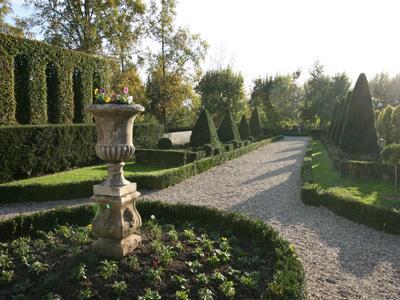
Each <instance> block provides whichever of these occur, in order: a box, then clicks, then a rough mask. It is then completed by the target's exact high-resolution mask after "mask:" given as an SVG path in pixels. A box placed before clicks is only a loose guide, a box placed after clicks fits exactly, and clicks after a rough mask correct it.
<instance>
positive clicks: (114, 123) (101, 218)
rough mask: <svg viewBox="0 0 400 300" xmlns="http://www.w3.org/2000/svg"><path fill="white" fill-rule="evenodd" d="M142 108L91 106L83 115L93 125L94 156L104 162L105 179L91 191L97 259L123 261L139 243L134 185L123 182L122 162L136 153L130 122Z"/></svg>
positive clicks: (87, 107) (131, 122) (133, 105)
mask: <svg viewBox="0 0 400 300" xmlns="http://www.w3.org/2000/svg"><path fill="white" fill-rule="evenodd" d="M143 111H144V108H143V106H141V105H137V104H126V105H125V104H91V105H87V106H86V107H85V112H87V113H90V114H92V115H93V116H94V119H95V122H96V132H97V143H96V146H95V150H96V154H97V156H98V157H99V158H101V159H102V160H104V161H106V162H107V165H108V178H107V179H106V180H105V181H104V182H102V183H101V184H98V185H95V186H94V187H93V193H94V195H93V196H92V197H91V200H92V201H93V202H96V203H97V205H98V208H99V209H98V213H97V214H96V216H95V218H94V220H93V222H92V223H93V231H94V233H96V235H97V236H98V237H99V239H97V240H96V241H95V242H94V243H93V245H92V247H93V249H94V250H95V251H96V252H97V253H98V254H100V255H103V256H110V257H114V258H122V257H124V256H125V255H127V254H129V253H131V252H132V251H133V250H134V249H135V248H137V247H138V246H139V245H140V243H141V240H142V239H141V236H140V235H137V234H135V232H136V231H137V229H138V228H139V227H140V226H141V225H142V220H141V218H140V215H139V213H138V211H137V209H136V204H135V202H136V199H137V197H138V196H140V193H139V192H137V191H136V183H130V182H129V181H128V180H126V179H125V178H124V173H123V167H124V165H125V164H124V160H126V159H128V158H129V157H130V156H132V154H133V153H134V152H135V147H134V146H133V142H132V140H133V122H134V120H135V117H136V115H137V114H138V113H140V112H143Z"/></svg>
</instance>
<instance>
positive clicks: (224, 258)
mask: <svg viewBox="0 0 400 300" xmlns="http://www.w3.org/2000/svg"><path fill="white" fill-rule="evenodd" d="M214 252H215V255H217V257H218V258H219V260H220V261H221V262H223V263H227V262H229V261H230V259H231V254H230V253H229V252H228V251H221V250H220V249H215V251H214Z"/></svg>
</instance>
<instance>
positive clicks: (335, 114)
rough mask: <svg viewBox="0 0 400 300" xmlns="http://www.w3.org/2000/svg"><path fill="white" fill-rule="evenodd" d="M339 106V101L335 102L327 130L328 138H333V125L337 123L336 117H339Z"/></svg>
mask: <svg viewBox="0 0 400 300" xmlns="http://www.w3.org/2000/svg"><path fill="white" fill-rule="evenodd" d="M339 107H340V103H339V102H336V103H335V109H334V111H333V115H332V119H331V123H330V125H329V130H328V133H327V138H328V140H333V136H334V131H335V127H336V124H337V123H338V119H339Z"/></svg>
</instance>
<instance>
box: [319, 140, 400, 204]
mask: <svg viewBox="0 0 400 300" xmlns="http://www.w3.org/2000/svg"><path fill="white" fill-rule="evenodd" d="M312 172H313V178H314V182H315V183H318V184H319V185H320V186H321V187H322V188H325V189H332V190H336V191H339V192H342V193H349V194H351V195H352V196H354V197H357V198H358V199H359V200H360V201H361V202H363V203H365V204H369V205H376V206H380V207H386V208H400V199H399V200H394V199H393V198H388V197H387V195H393V193H394V183H393V182H391V181H389V180H383V179H361V178H349V177H341V176H340V173H339V172H338V171H336V169H335V168H334V167H333V164H332V160H331V159H330V157H329V154H328V151H327V150H326V148H325V146H324V145H323V144H322V142H321V141H315V142H314V151H313V155H312Z"/></svg>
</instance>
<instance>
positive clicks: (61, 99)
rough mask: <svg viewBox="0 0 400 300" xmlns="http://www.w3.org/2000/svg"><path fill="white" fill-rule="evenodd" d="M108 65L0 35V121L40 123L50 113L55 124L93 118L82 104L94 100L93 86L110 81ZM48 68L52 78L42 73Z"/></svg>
mask: <svg viewBox="0 0 400 300" xmlns="http://www.w3.org/2000/svg"><path fill="white" fill-rule="evenodd" d="M110 64H112V61H111V60H109V59H105V58H102V57H99V56H91V55H88V54H85V53H82V52H77V51H70V50H66V49H62V48H60V47H56V46H53V45H49V44H46V43H43V42H39V41H34V40H28V39H23V38H18V37H14V36H9V35H3V34H0V67H1V68H0V99H1V101H0V125H13V124H16V123H20V124H44V123H47V122H48V121H49V118H48V117H49V116H51V120H50V121H52V122H54V123H73V122H76V123H82V122H85V123H87V122H91V117H89V116H87V115H85V114H84V112H83V107H84V105H85V104H88V103H92V102H93V101H92V97H93V96H92V95H93V87H94V85H96V84H97V85H102V86H107V85H108V82H109V78H110V70H111V68H110ZM46 70H47V72H46ZM50 71H51V72H52V73H53V75H54V76H51V77H49V76H47V77H46V73H47V75H49V74H50V73H51V72H50ZM74 74H75V75H74ZM76 74H79V76H76ZM95 74H97V75H96V77H97V78H98V82H97V83H94V82H93V81H94V79H93V78H94V76H95ZM74 79H75V80H74ZM74 81H75V85H74ZM74 90H75V92H76V95H74ZM48 91H49V92H51V97H50V98H48V97H47V93H48Z"/></svg>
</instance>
